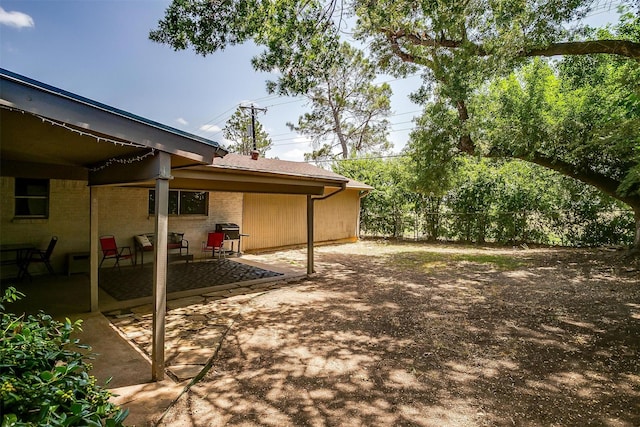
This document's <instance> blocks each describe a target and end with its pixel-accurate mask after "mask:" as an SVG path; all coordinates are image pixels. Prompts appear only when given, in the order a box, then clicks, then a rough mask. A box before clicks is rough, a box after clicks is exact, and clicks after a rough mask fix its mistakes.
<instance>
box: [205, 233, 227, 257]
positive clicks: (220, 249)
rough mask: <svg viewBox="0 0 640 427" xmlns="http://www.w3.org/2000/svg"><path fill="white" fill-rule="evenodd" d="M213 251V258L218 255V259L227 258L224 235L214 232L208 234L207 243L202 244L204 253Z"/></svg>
mask: <svg viewBox="0 0 640 427" xmlns="http://www.w3.org/2000/svg"><path fill="white" fill-rule="evenodd" d="M209 251H211V257H213V256H215V254H216V252H217V253H218V259H220V257H225V255H226V254H225V250H224V233H220V232H212V233H208V234H207V241H206V242H202V252H209Z"/></svg>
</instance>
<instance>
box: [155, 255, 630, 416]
mask: <svg viewBox="0 0 640 427" xmlns="http://www.w3.org/2000/svg"><path fill="white" fill-rule="evenodd" d="M367 245H369V246H365V247H364V248H363V247H362V246H357V245H356V248H358V250H356V251H355V253H346V252H348V250H347V249H348V247H347V246H344V247H341V248H342V249H340V250H335V249H332V248H326V249H325V248H323V249H321V250H318V258H317V263H316V265H317V268H318V270H319V274H318V275H317V276H316V277H314V278H312V279H309V280H304V281H301V282H299V283H297V284H295V285H290V286H288V287H284V288H280V289H275V290H272V291H269V292H265V293H262V294H256V295H254V296H253V297H251V298H247V297H244V298H245V299H244V300H241V302H240V303H241V305H242V307H241V308H239V309H238V310H236V311H234V312H233V316H232V321H230V322H227V323H225V325H227V326H228V330H227V335H226V337H225V339H224V342H223V345H222V347H221V350H220V352H219V353H218V354H217V355H215V358H214V359H213V364H212V365H211V369H210V370H209V371H208V372H207V374H206V375H205V376H204V378H202V380H201V381H200V382H198V383H197V384H195V385H194V386H193V387H192V388H191V389H190V390H189V391H188V392H187V393H185V394H183V395H182V396H181V398H180V399H178V401H177V402H176V403H175V404H174V405H173V406H172V407H171V408H170V409H169V410H168V411H167V413H166V414H165V415H164V417H163V418H162V420H161V422H160V425H167V426H176V425H193V426H196V425H197V426H218V425H277V426H287V425H289V426H300V425H336V426H338V425H339V426H363V425H366V426H390V425H415V426H442V425H448V426H483V425H498V426H502V425H505V426H506V425H522V426H529V425H532V426H538V425H540V426H548V425H562V426H564V425H566V426H578V425H580V426H581V425H602V426H636V425H640V359H639V357H638V350H639V349H640V340H638V336H639V334H640V286H639V279H640V275H639V274H638V270H637V269H635V270H634V269H633V268H627V269H625V268H623V267H613V266H611V264H610V263H608V260H607V258H606V257H605V256H604V255H606V254H604V253H603V252H601V251H553V250H540V251H515V250H514V251H509V250H504V251H497V253H493V254H492V257H490V258H478V257H475V258H474V257H473V256H471V257H469V256H459V255H455V254H457V253H458V252H457V251H462V253H463V254H464V253H467V252H468V251H469V250H468V249H465V248H461V249H460V248H457V249H454V250H452V251H441V249H433V248H434V247H425V246H406V245H403V246H398V247H394V248H389V247H385V250H384V251H383V250H380V248H379V247H376V246H375V245H374V246H371V245H372V244H371V243H368V244H367ZM434 250H435V251H436V252H437V253H436V255H435V256H434V255H433V253H431V252H433V251H434ZM465 251H466V252H465ZM473 251H476V252H478V251H480V250H478V249H474V250H471V253H473ZM482 254H483V255H486V253H482ZM496 257H497V258H496ZM500 257H509V258H514V259H516V260H517V262H515V263H513V262H506V263H502V262H500V260H499V259H500ZM230 303H231V300H224V301H216V302H212V303H211V304H210V310H211V313H216V310H220V313H222V314H221V315H223V313H224V309H225V304H227V305H228V304H230ZM214 317H215V316H213V317H210V318H208V319H207V318H203V319H202V322H203V328H202V330H206V329H207V328H206V325H207V322H217V323H215V324H217V325H219V324H220V319H215V320H211V319H212V318H214ZM215 324H213V323H211V325H210V326H211V327H215ZM194 334H197V331H196V332H194ZM209 354H210V355H214V352H213V349H212V351H211V352H210V353H209Z"/></svg>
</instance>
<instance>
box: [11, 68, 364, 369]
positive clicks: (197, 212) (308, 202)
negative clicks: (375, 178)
mask: <svg viewBox="0 0 640 427" xmlns="http://www.w3.org/2000/svg"><path fill="white" fill-rule="evenodd" d="M369 189H370V187H368V186H366V185H364V184H360V183H356V182H353V181H350V180H349V179H347V178H345V177H343V176H340V175H337V174H334V173H332V172H329V171H325V170H322V169H320V168H316V167H313V166H311V165H307V164H301V163H295V162H285V161H279V160H270V159H253V158H250V157H243V156H236V155H228V154H227V152H226V150H225V149H224V148H223V147H221V146H220V145H219V144H217V143H215V142H213V141H210V140H206V139H204V138H201V137H198V136H195V135H191V134H188V133H185V132H182V131H180V130H177V129H174V128H171V127H168V126H165V125H162V124H160V123H157V122H153V121H150V120H147V119H144V118H142V117H139V116H136V115H134V114H131V113H128V112H125V111H122V110H119V109H116V108H113V107H110V106H108V105H105V104H101V103H98V102H95V101H92V100H90V99H87V98H84V97H81V96H79V95H76V94H73V93H70V92H67V91H64V90H62V89H59V88H56V87H53V86H50V85H47V84H44V83H41V82H38V81H35V80H32V79H29V78H27V77H25V76H21V75H18V74H16V73H12V72H10V71H8V70H4V69H0V194H1V200H2V205H1V206H0V246H3V247H7V245H10V244H15V243H22V242H29V243H32V244H35V245H42V246H43V245H44V244H46V242H48V240H49V239H50V238H51V236H54V235H55V236H58V238H59V241H58V244H57V246H56V248H55V253H54V256H53V257H52V264H53V267H54V269H55V270H57V271H60V272H62V271H64V270H65V268H66V263H67V260H68V256H67V255H68V254H74V253H83V252H86V253H88V254H89V256H90V278H91V280H90V286H91V302H90V305H91V310H92V311H97V310H98V264H99V260H100V251H99V246H98V240H99V239H98V237H99V236H100V235H103V234H110V235H114V236H115V238H116V240H117V241H118V242H119V243H120V244H121V245H129V246H133V236H135V235H138V234H141V233H147V232H154V233H155V234H156V238H157V241H158V242H159V243H164V242H167V238H168V233H169V231H180V232H183V233H185V236H184V237H185V238H186V239H187V240H190V242H191V245H190V248H191V250H192V251H198V250H199V246H200V245H199V242H201V241H203V240H204V238H205V236H206V233H207V231H210V230H212V229H213V228H214V227H215V224H217V223H234V224H238V225H239V226H240V227H241V231H242V233H243V234H249V237H247V238H245V239H244V240H243V241H242V244H243V246H244V249H245V250H250V249H251V250H256V249H263V248H274V247H282V246H288V245H297V244H301V243H306V245H307V248H308V257H307V258H308V259H307V272H309V273H311V272H313V245H314V242H315V241H319V240H321V241H344V240H354V239H355V238H356V237H357V228H358V227H357V225H358V215H359V201H360V197H361V195H362V194H364V193H366V192H367V191H368V190H369ZM2 256H3V257H5V258H3V261H10V260H8V259H6V256H8V255H7V253H5V252H3V253H2ZM149 258H153V260H154V261H153V263H154V291H155V292H154V295H155V302H154V338H156V337H157V339H156V341H155V344H154V348H153V351H152V352H153V357H152V359H153V375H152V377H153V378H154V379H161V378H162V376H163V373H162V368H161V367H162V366H163V357H164V356H163V354H164V347H163V346H164V339H163V334H164V307H165V304H166V269H167V257H166V245H164V244H158V245H157V247H156V254H155V256H154V257H149ZM3 264H5V263H4V262H3ZM12 273H13V274H15V270H13V271H12V270H11V268H10V267H9V266H8V265H3V268H2V272H1V274H2V276H5V275H9V274H12Z"/></svg>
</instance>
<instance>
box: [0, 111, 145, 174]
mask: <svg viewBox="0 0 640 427" xmlns="http://www.w3.org/2000/svg"><path fill="white" fill-rule="evenodd" d="M0 108H3V109H6V110H10V111H13V112H20V113H22V114H30V115H32V116H34V117H37V118H39V119H40V120H42V122H43V123H47V124H50V125H52V126H59V127H61V128H63V129H65V130H68V131H70V132H74V133H77V134H78V135H80V136H88V137H91V138H93V139H95V140H96V142H107V143H110V144H113V145H116V146H122V147H133V148H149V147H147V146H145V145H142V144H136V143H135V142H129V141H120V140H115V139H110V138H105V137H104V136H98V135H95V134H93V133H91V132H86V131H83V130H80V129H77V128H75V127H71V126H69V125H67V124H66V123H60V122H57V121H55V120H51V119H49V118H47V117H44V116H41V115H39V114H35V113H31V112H28V111H24V110H20V109H16V108H12V107H10V106H8V105H3V104H0ZM155 155H156V150H155V149H154V148H151V151H148V152H146V153H145V154H140V155H137V156H134V157H129V158H119V157H113V158H111V159H109V160H107V161H105V162H104V163H103V164H102V165H100V166H96V167H94V168H89V170H90V171H91V172H96V171H100V170H103V169H106V168H108V167H109V166H111V165H114V164H131V163H136V162H139V161H142V160H144V159H145V158H147V157H150V156H155Z"/></svg>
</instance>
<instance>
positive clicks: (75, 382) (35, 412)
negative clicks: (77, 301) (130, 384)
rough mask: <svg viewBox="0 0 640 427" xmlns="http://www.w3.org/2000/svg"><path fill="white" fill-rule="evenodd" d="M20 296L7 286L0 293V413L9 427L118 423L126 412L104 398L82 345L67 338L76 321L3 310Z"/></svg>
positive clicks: (105, 394)
mask: <svg viewBox="0 0 640 427" xmlns="http://www.w3.org/2000/svg"><path fill="white" fill-rule="evenodd" d="M21 296H23V295H22V294H20V293H19V292H16V291H15V289H13V288H9V289H8V290H7V291H6V292H5V294H4V295H3V296H2V297H0V312H1V320H0V330H1V331H2V335H1V336H0V414H1V415H2V427H9V426H43V425H46V426H109V427H118V426H122V425H123V424H122V422H123V421H124V419H125V418H126V417H127V415H128V411H123V410H121V409H120V408H119V407H117V406H115V405H114V404H113V403H110V402H109V398H110V397H111V393H110V392H109V391H108V390H105V389H102V388H101V387H100V386H98V385H97V384H96V379H95V378H94V377H93V376H91V375H89V374H88V371H89V370H90V369H91V365H90V364H89V363H87V362H85V358H86V355H85V354H82V353H80V352H79V350H81V349H85V350H86V349H88V348H89V347H88V346H86V345H81V344H79V340H77V339H72V338H71V334H72V333H73V332H74V331H76V330H80V324H81V321H80V320H78V321H76V322H74V323H72V322H71V321H70V320H69V319H67V320H66V321H65V322H64V323H62V322H58V321H56V320H54V319H52V318H51V316H49V315H47V314H45V313H42V312H40V313H39V314H38V315H35V316H33V315H29V316H25V315H21V316H17V315H15V314H11V313H7V312H5V308H4V303H6V302H12V301H15V300H16V299H18V298H20V297H21Z"/></svg>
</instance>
